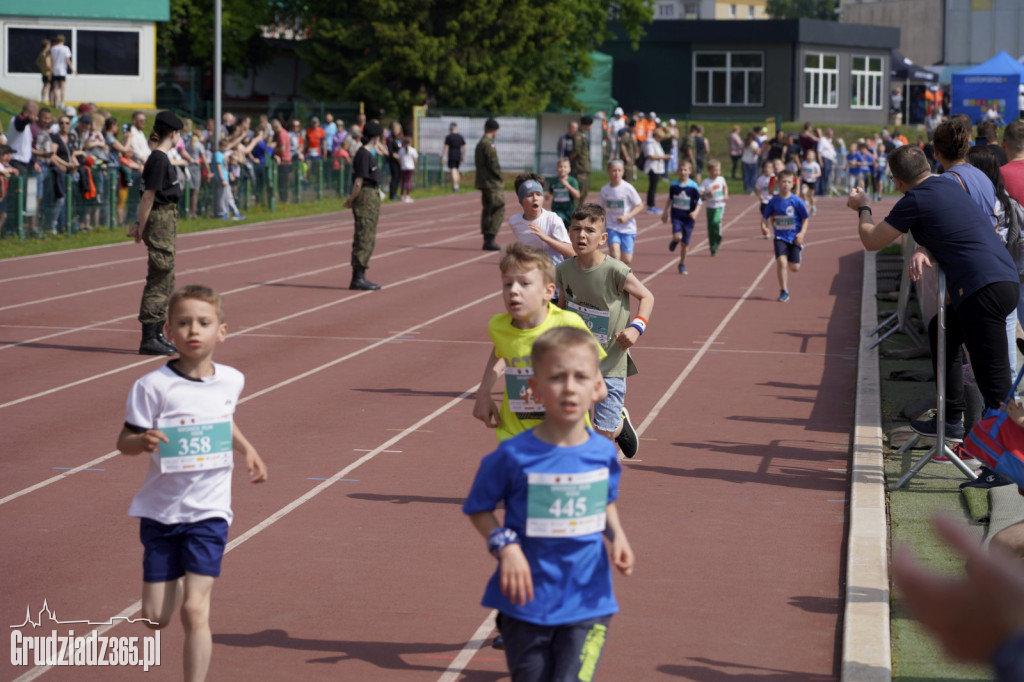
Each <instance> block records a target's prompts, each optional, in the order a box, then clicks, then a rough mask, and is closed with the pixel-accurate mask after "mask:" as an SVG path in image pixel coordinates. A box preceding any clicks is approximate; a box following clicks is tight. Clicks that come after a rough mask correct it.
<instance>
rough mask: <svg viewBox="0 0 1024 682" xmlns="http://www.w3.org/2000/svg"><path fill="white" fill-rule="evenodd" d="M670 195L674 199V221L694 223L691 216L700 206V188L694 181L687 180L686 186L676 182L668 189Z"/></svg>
mask: <svg viewBox="0 0 1024 682" xmlns="http://www.w3.org/2000/svg"><path fill="white" fill-rule="evenodd" d="M668 195H669V197H670V198H671V199H672V216H671V217H672V220H682V221H684V222H692V221H693V218H691V217H690V214H691V213H693V211H694V210H696V208H697V207H698V206H699V205H700V188H699V187H697V183H696V182H694V181H693V180H687V181H686V184H685V185H684V184H682V183H680V182H679V181H678V180H674V181H673V182H672V184H671V185H669V188H668Z"/></svg>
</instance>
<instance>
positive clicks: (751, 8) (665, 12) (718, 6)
mask: <svg viewBox="0 0 1024 682" xmlns="http://www.w3.org/2000/svg"><path fill="white" fill-rule="evenodd" d="M766 4H767V0H729V1H726V2H723V0H655V2H654V20H655V21H671V20H673V19H767V18H768V15H767V14H766V13H765V5H766Z"/></svg>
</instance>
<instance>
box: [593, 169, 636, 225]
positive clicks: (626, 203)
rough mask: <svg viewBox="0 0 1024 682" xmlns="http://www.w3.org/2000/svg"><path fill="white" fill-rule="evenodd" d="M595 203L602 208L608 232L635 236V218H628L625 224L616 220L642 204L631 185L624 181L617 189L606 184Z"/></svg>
mask: <svg viewBox="0 0 1024 682" xmlns="http://www.w3.org/2000/svg"><path fill="white" fill-rule="evenodd" d="M597 203H598V204H600V205H601V206H602V207H603V208H604V211H605V214H606V215H607V226H608V229H609V230H615V231H616V232H621V233H622V234H636V218H630V219H629V222H627V223H620V222H619V221H618V220H617V218H618V217H619V216H624V215H626V214H627V213H630V212H631V211H632V210H633V209H634V208H636V207H637V206H640V205H642V204H643V200H642V199H641V198H640V194H639V193H638V192H637V191H636V188H635V187H633V185H631V184H629V183H628V182H626V181H625V180H622V181H621V182H619V184H618V186H617V187H612V186H611V184H607V185H605V186H604V187H602V188H601V195H600V197H599V198H598V200H597Z"/></svg>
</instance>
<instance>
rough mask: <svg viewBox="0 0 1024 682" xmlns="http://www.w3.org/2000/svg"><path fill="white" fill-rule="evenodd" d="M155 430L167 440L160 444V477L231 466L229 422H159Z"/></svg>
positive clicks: (186, 419) (199, 420)
mask: <svg viewBox="0 0 1024 682" xmlns="http://www.w3.org/2000/svg"><path fill="white" fill-rule="evenodd" d="M157 428H158V429H160V430H161V431H163V432H164V435H166V436H167V439H168V441H170V442H168V443H160V473H163V474H173V473H179V472H183V471H189V472H191V471H204V470H206V469H220V468H222V467H226V466H230V465H231V457H232V448H231V442H232V438H231V419H230V417H228V418H224V417H214V418H212V419H196V418H192V417H184V418H178V419H160V420H158V421H157Z"/></svg>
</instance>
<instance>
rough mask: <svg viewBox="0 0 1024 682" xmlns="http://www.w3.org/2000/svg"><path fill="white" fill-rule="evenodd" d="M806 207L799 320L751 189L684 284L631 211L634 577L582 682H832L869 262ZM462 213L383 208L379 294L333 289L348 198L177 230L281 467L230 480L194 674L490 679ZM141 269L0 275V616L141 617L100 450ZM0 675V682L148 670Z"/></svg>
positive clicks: (137, 252)
mask: <svg viewBox="0 0 1024 682" xmlns="http://www.w3.org/2000/svg"><path fill="white" fill-rule="evenodd" d="M507 202H508V203H507V207H508V210H509V211H511V210H512V208H513V207H515V203H514V198H513V197H512V195H511V194H509V195H508V196H507ZM820 203H821V206H820V208H819V212H818V216H817V217H816V218H815V219H814V220H813V222H812V225H811V231H810V234H809V240H808V247H807V249H806V251H805V265H804V269H803V270H802V271H801V272H800V273H798V274H797V275H795V276H793V277H792V279H791V286H790V289H791V291H792V296H793V300H792V301H791V302H790V303H788V304H781V303H777V302H776V301H775V300H774V299H775V297H776V296H777V294H778V289H777V285H776V282H775V272H774V265H773V261H772V254H771V248H770V246H769V244H768V242H766V241H764V240H762V239H761V238H760V235H759V232H758V229H757V220H756V211H755V209H754V207H753V205H752V204H753V200H752V199H750V198H748V197H734V198H733V199H732V201H731V202H730V204H729V207H728V209H727V213H726V222H725V227H726V231H725V243H724V245H723V248H722V251H721V252H720V254H719V256H718V257H717V258H715V259H711V258H710V257H709V255H708V252H707V249H706V241H705V239H704V238H703V237H702V236H700V235H701V232H702V226H698V230H697V231H696V233H695V235H694V240H693V245H692V246H691V257H690V258H689V267H690V271H691V273H692V274H690V275H689V276H688V277H681V276H679V275H678V274H677V273H676V271H675V257H674V254H669V253H668V251H667V250H666V246H667V241H668V236H669V231H668V229H667V228H666V227H665V226H663V225H662V224H661V223H660V222H659V221H658V220H657V219H656V218H655V217H652V216H642V219H641V221H640V223H641V234H640V236H639V238H638V240H637V252H638V255H637V258H636V261H635V262H634V271H635V272H636V274H637V276H638V277H640V278H641V280H643V281H644V282H645V283H646V284H647V285H648V286H649V287H650V288H651V289H652V291H653V292H654V294H655V296H656V299H657V300H656V304H655V308H654V314H653V315H652V319H651V327H650V331H648V333H647V334H646V335H645V336H644V337H643V339H642V341H641V342H640V344H639V345H638V347H637V349H636V351H635V354H634V357H635V359H636V361H637V364H638V366H639V367H640V371H641V373H640V374H639V375H637V376H636V377H634V378H631V379H630V382H629V394H628V398H627V404H628V405H629V407H630V409H631V411H632V413H633V415H634V419H635V420H636V422H637V423H638V424H639V430H640V431H641V451H640V453H639V455H638V457H637V458H636V459H635V460H633V461H631V462H627V463H625V464H624V469H625V470H624V473H623V481H622V491H621V495H622V496H621V500H620V509H621V514H622V519H623V524H624V526H625V528H626V530H627V532H628V533H629V536H630V539H631V542H632V544H633V547H634V550H635V551H636V554H637V567H636V570H635V573H634V575H633V577H631V578H628V579H623V578H621V576H617V577H616V589H617V593H618V596H619V600H620V604H621V607H622V611H621V613H620V614H619V615H618V616H616V618H615V619H614V620H613V622H612V628H611V632H610V637H609V641H608V644H607V646H606V649H605V654H604V656H603V658H602V662H601V665H600V668H599V678H600V679H603V680H614V681H632V680H699V681H704V682H719V681H725V680H780V681H781V680H831V679H837V677H836V676H837V674H838V670H839V664H838V658H839V642H840V635H841V627H842V624H841V617H840V614H841V612H842V603H841V602H842V598H841V595H842V575H843V573H842V569H843V566H842V564H843V559H842V557H843V555H844V551H845V547H844V529H845V518H846V503H845V500H846V491H847V489H848V476H847V462H848V454H847V453H848V451H849V447H850V435H849V434H850V429H851V424H852V412H853V391H852V386H853V384H854V376H855V371H856V366H855V365H856V350H857V343H858V339H857V330H858V310H859V305H860V301H859V298H860V280H861V263H862V257H861V248H860V243H859V240H858V239H857V236H856V228H855V221H854V219H853V216H852V214H851V213H850V212H849V211H848V210H847V209H845V207H844V206H843V205H842V203H841V201H840V200H828V201H823V202H820ZM478 212H479V197H478V194H476V193H473V192H470V193H464V194H461V195H456V196H452V197H444V198H438V199H432V200H421V201H419V202H417V203H415V204H404V205H400V204H392V205H388V206H386V207H384V210H383V214H382V218H381V223H380V231H379V236H378V240H377V248H376V253H375V255H374V258H373V263H372V265H373V267H372V269H371V270H370V276H371V278H372V279H374V280H375V281H378V282H380V283H382V284H384V285H385V288H384V289H383V290H382V291H380V292H375V293H366V292H350V291H349V290H348V289H347V288H346V286H347V282H348V279H349V276H350V271H349V268H348V260H349V248H350V244H351V234H352V219H351V214H350V213H348V212H346V213H343V214H333V215H325V216H311V217H307V218H302V219H296V220H290V221H287V222H275V223H263V224H256V225H248V226H243V227H238V228H231V229H222V230H217V231H212V232H204V233H196V234H189V235H184V236H182V237H180V238H179V242H178V246H179V252H178V283H179V284H184V283H191V282H201V283H205V284H208V285H210V286H213V287H215V288H216V289H217V290H219V291H221V292H222V293H223V294H224V295H225V298H226V302H227V308H228V323H229V339H228V341H227V343H225V344H224V345H223V346H222V347H221V348H220V349H218V352H217V360H218V361H219V362H223V363H225V364H230V365H233V366H235V367H238V368H239V369H241V370H242V371H243V372H244V373H245V374H246V378H247V384H246V390H245V394H244V397H243V401H242V405H241V406H240V408H239V410H238V413H237V414H236V419H237V421H238V423H239V425H240V426H241V427H242V428H243V429H244V431H245V433H246V435H247V436H248V437H249V439H250V440H251V441H252V442H253V443H254V444H255V445H256V447H257V448H258V449H259V451H260V453H261V454H262V455H263V457H264V459H265V460H266V461H267V463H268V466H269V468H270V482H269V483H267V484H265V485H262V486H251V485H248V484H247V483H246V482H245V476H244V470H243V469H244V468H239V469H237V470H236V482H235V487H234V508H235V522H234V525H233V527H232V529H231V544H230V545H229V552H228V554H227V555H226V557H225V561H224V573H223V575H222V577H221V579H220V580H218V583H217V586H216V589H215V590H214V597H213V609H212V625H213V630H214V654H213V663H212V667H211V672H210V679H211V680H253V679H265V680H282V679H288V680H300V679H301V680H318V679H325V680H326V679H330V680H356V681H363V680H369V681H377V680H381V681H387V680H403V681H404V680H410V681H412V680H431V681H438V680H447V681H454V680H474V681H478V682H491V681H493V680H500V679H506V676H505V675H504V674H503V670H504V663H503V659H502V654H501V652H498V651H495V650H493V649H491V648H490V647H489V645H488V644H485V646H483V648H480V645H481V643H484V639H485V638H488V637H489V633H490V630H489V627H488V623H487V621H486V620H485V619H486V618H487V616H488V613H487V611H486V610H484V609H483V608H481V607H480V606H479V605H478V604H479V598H480V595H481V593H482V590H483V586H484V583H485V581H486V578H487V576H488V575H489V573H490V571H491V570H493V563H494V562H493V560H492V559H491V558H490V557H489V556H488V555H487V553H486V551H485V550H484V547H483V541H482V540H481V539H480V538H479V537H478V536H476V535H475V532H474V531H473V530H472V528H471V527H470V524H469V523H468V522H467V521H466V520H465V518H464V517H463V516H462V514H461V511H460V505H461V503H462V500H463V496H464V495H465V493H466V492H467V491H468V488H469V485H470V482H471V480H472V476H473V473H474V472H475V468H476V465H477V462H478V461H479V459H480V457H481V456H483V455H484V454H486V453H487V452H489V451H490V450H491V449H493V446H494V443H495V441H494V437H493V434H492V433H491V432H490V431H488V430H487V429H485V428H484V427H483V426H482V425H481V424H480V423H479V422H477V421H475V420H474V419H473V418H472V417H471V410H472V395H473V391H474V388H475V385H476V383H477V382H478V381H479V378H480V374H481V370H482V366H483V363H484V361H485V358H486V356H487V353H488V352H489V349H490V346H489V343H488V342H487V338H486V323H487V320H488V318H489V317H490V316H491V315H492V314H494V313H496V312H500V311H501V310H502V305H501V300H500V297H499V286H498V271H497V267H496V263H497V260H498V255H497V254H493V253H487V252H483V251H481V250H480V248H479V247H480V236H479V230H478V228H477V224H478V222H477V221H478ZM508 240H509V233H508V231H507V228H506V229H505V230H504V231H503V233H502V235H501V238H500V239H499V241H508ZM144 276H145V256H144V251H143V248H142V247H141V246H138V245H135V244H131V243H124V244H119V245H116V246H110V247H103V248H96V249H90V250H80V251H73V252H66V253H58V254H50V255H45V256H38V257H29V258H22V259H16V260H6V261H0V376H3V381H2V383H0V425H2V433H3V457H2V458H0V474H2V475H0V519H2V528H3V537H4V540H5V542H4V552H3V555H2V557H0V614H2V616H0V620H3V621H4V622H6V623H7V624H9V625H16V624H19V623H21V622H22V621H23V619H24V617H25V609H26V606H30V607H31V608H32V609H33V614H35V612H36V611H38V609H40V608H41V607H42V604H43V601H44V599H45V600H46V601H47V603H48V604H49V606H50V607H51V608H53V609H54V610H55V611H56V614H57V618H58V619H61V620H80V619H83V620H92V621H100V620H103V621H105V620H107V619H108V618H110V617H111V616H116V615H121V616H126V617H128V616H131V617H138V613H137V609H138V602H137V600H138V598H139V595H140V585H139V583H140V578H141V574H140V558H141V552H140V549H141V548H140V546H139V544H138V540H137V521H136V520H134V519H130V518H128V517H127V516H126V510H127V507H128V503H129V501H130V499H131V497H132V496H133V495H134V494H135V492H136V491H137V489H138V487H139V485H140V484H141V482H142V479H143V477H144V472H145V467H146V465H145V463H144V462H143V461H142V460H141V459H135V458H129V457H124V456H120V455H117V454H116V452H115V451H114V449H113V447H114V443H115V439H116V435H117V433H118V430H119V428H120V425H121V423H122V420H123V413H124V400H125V396H126V394H127V391H128V389H129V387H130V386H131V384H132V382H133V381H134V380H135V379H136V378H138V377H139V376H141V375H142V374H144V373H145V372H147V371H150V370H152V369H153V368H155V367H157V366H158V365H159V363H161V362H163V359H158V358H145V357H142V356H138V355H136V354H135V353H134V350H135V348H136V347H137V343H138V337H139V330H138V325H137V323H136V321H135V311H136V310H137V307H138V299H139V294H140V291H141V287H142V281H143V278H144ZM53 627H56V628H57V629H58V630H60V631H61V632H60V634H66V633H65V630H66V629H67V628H66V627H65V626H61V625H57V626H53ZM49 629H50V626H49V624H47V626H46V627H43V628H41V629H39V630H37V631H35V632H31V631H29V632H26V634H48V633H49ZM88 629H89V627H88V626H79V627H77V628H76V634H78V635H82V634H85V633H86V632H87V631H88ZM101 630H103V632H104V634H109V635H112V636H142V635H148V634H149V631H148V630H145V629H144V628H143V627H142V626H141V625H139V624H134V625H129V624H123V623H122V624H118V625H115V626H114V627H113V628H110V629H103V628H101ZM181 637H182V635H181V626H180V623H179V621H178V619H177V616H176V617H175V623H174V624H173V625H172V626H170V627H169V628H168V629H166V630H164V631H163V633H162V647H161V649H162V665H161V666H160V668H159V669H155V670H153V671H151V672H150V673H148V675H146V676H145V679H153V680H165V679H166V680H173V679H180V651H181ZM487 642H488V643H489V639H488V640H487ZM3 648H4V650H5V652H9V649H10V642H9V640H8V642H7V643H5V644H4V645H3ZM0 658H2V659H3V662H2V663H0V665H2V666H3V667H2V669H0V670H2V672H0V678H2V679H14V678H17V677H18V676H19V675H24V677H23V679H34V678H35V677H36V676H41V677H42V678H43V679H58V680H122V679H123V680H130V679H138V678H139V677H140V676H141V673H140V672H139V671H138V670H136V669H122V668H91V669H89V668H61V669H55V670H49V671H47V670H45V669H33V668H31V667H29V668H25V667H22V668H15V667H14V666H12V665H11V662H10V660H9V656H8V655H7V654H6V653H5V655H3V656H2V657H0ZM25 673H28V674H27V675H25Z"/></svg>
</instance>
